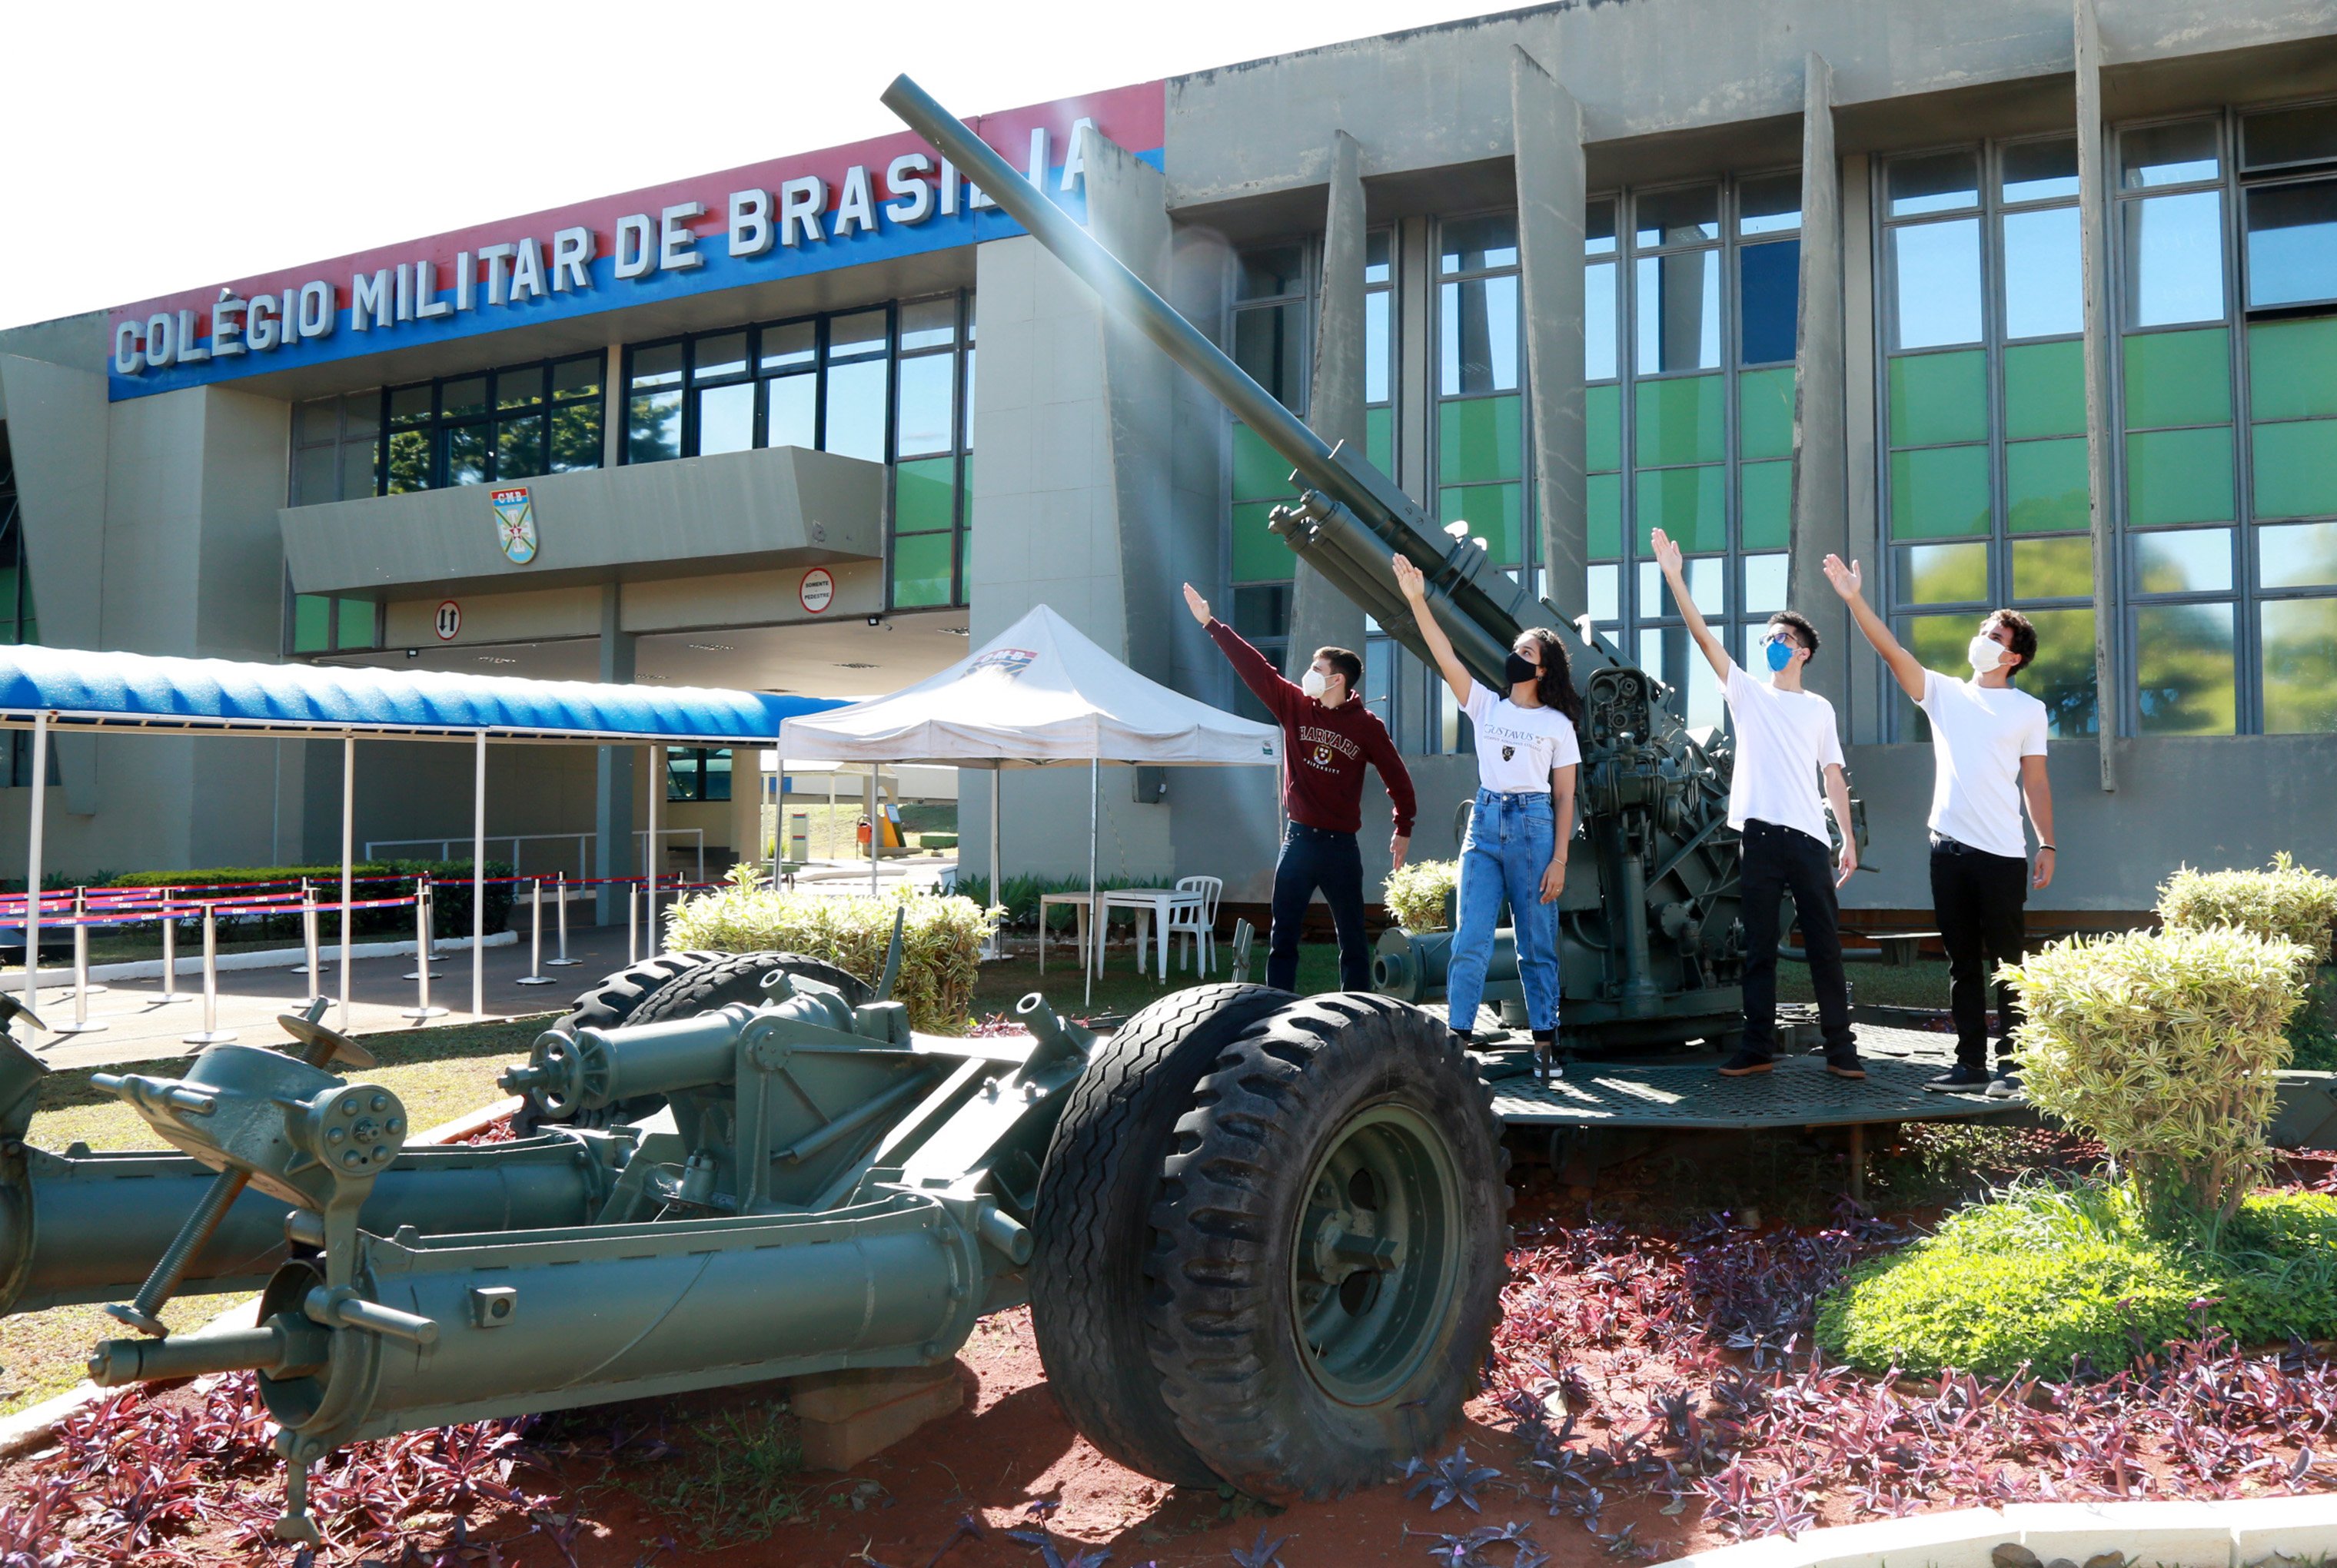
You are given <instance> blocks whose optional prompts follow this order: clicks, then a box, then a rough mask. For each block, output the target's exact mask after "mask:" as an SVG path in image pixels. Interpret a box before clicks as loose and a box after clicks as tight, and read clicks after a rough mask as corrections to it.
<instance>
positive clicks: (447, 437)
mask: <svg viewBox="0 0 2337 1568" xmlns="http://www.w3.org/2000/svg"><path fill="white" fill-rule="evenodd" d="M605 369H606V356H605V355H599V354H582V355H574V356H573V357H571V358H567V359H555V360H545V361H540V362H539V363H537V364H534V365H507V366H505V367H504V368H503V369H501V370H491V371H481V372H478V373H477V374H475V375H454V376H446V377H444V378H442V379H440V380H437V381H425V382H418V383H416V385H412V386H393V387H391V388H389V389H388V390H387V391H386V392H385V393H383V394H381V416H380V418H379V420H378V421H377V422H376V425H375V426H374V428H376V429H380V428H382V427H384V426H386V428H387V431H388V439H387V442H386V446H385V450H384V452H383V454H382V459H381V476H380V482H379V492H380V493H381V494H383V495H404V494H406V493H408V492H413V491H417V490H439V489H443V488H445V487H446V486H448V485H457V484H508V483H511V482H514V481H516V480H523V479H533V478H536V477H538V476H539V475H542V474H546V473H566V472H571V471H572V470H576V469H586V468H598V467H600V466H601V376H602V375H603V373H604V371H605ZM346 403H347V400H344V404H345V408H344V414H343V417H344V421H345V428H346V421H347V409H346ZM344 439H345V440H346V437H345V438H344Z"/></svg>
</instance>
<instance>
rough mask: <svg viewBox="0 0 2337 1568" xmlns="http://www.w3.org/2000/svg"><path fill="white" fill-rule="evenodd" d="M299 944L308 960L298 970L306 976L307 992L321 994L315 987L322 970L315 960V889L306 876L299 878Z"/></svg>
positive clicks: (311, 994) (315, 994)
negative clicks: (305, 952) (306, 953)
mask: <svg viewBox="0 0 2337 1568" xmlns="http://www.w3.org/2000/svg"><path fill="white" fill-rule="evenodd" d="M300 945H301V946H302V947H303V948H305V949H307V950H308V962H307V963H306V964H304V965H303V966H301V968H300V969H299V971H298V972H299V973H301V974H304V975H306V976H308V994H309V995H310V996H312V997H314V996H321V995H322V994H323V993H322V992H321V991H320V990H318V987H317V977H318V975H320V974H322V973H323V972H324V966H323V965H322V964H320V963H318V961H317V890H316V889H315V888H314V887H312V886H310V885H309V882H308V878H307V877H302V878H301V879H300Z"/></svg>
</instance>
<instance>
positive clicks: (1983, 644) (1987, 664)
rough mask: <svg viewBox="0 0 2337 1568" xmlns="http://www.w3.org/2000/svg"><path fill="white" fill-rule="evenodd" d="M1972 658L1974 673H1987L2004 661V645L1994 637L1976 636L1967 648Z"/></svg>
mask: <svg viewBox="0 0 2337 1568" xmlns="http://www.w3.org/2000/svg"><path fill="white" fill-rule="evenodd" d="M1966 652H1967V653H1968V655H1969V656H1970V659H1971V667H1972V670H1973V673H1975V674H1978V675H1986V674H1988V673H1989V672H1990V670H1992V669H1994V668H1996V667H1997V666H1999V665H2000V664H2002V663H2003V662H2004V645H2003V644H2002V643H2000V642H1999V641H1997V640H1996V639H1995V638H1992V637H1985V636H1982V637H1975V638H1972V639H1971V647H1970V648H1969V649H1967V650H1966Z"/></svg>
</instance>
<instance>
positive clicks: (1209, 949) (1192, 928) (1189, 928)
mask: <svg viewBox="0 0 2337 1568" xmlns="http://www.w3.org/2000/svg"><path fill="white" fill-rule="evenodd" d="M1225 888H1226V880H1225V878H1223V877H1178V879H1177V891H1178V892H1180V893H1188V892H1197V893H1199V894H1200V895H1201V896H1200V897H1199V898H1198V899H1196V900H1194V901H1191V902H1189V903H1187V902H1179V903H1178V904H1176V905H1174V906H1173V907H1172V908H1171V909H1170V910H1169V911H1168V940H1170V941H1172V942H1173V941H1175V940H1177V939H1178V937H1183V938H1184V939H1185V941H1184V945H1183V946H1182V947H1180V948H1179V949H1178V953H1177V967H1178V969H1189V968H1190V967H1191V966H1192V958H1193V950H1194V948H1195V946H1196V945H1198V947H1199V948H1200V950H1201V973H1202V974H1204V975H1207V974H1208V973H1209V971H1210V970H1211V969H1215V968H1216V967H1217V895H1218V894H1219V893H1221V892H1223V891H1225Z"/></svg>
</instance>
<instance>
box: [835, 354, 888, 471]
mask: <svg viewBox="0 0 2337 1568" xmlns="http://www.w3.org/2000/svg"><path fill="white" fill-rule="evenodd" d="M826 436H827V439H826V441H825V442H824V443H821V444H822V446H823V447H824V449H825V450H826V451H828V452H834V453H841V454H843V455H844V456H846V457H858V458H865V459H866V460H867V461H868V462H870V463H882V462H884V461H885V362H884V361H883V360H881V359H864V360H861V361H859V362H857V363H856V364H852V365H829V366H828V367H827V429H826Z"/></svg>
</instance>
